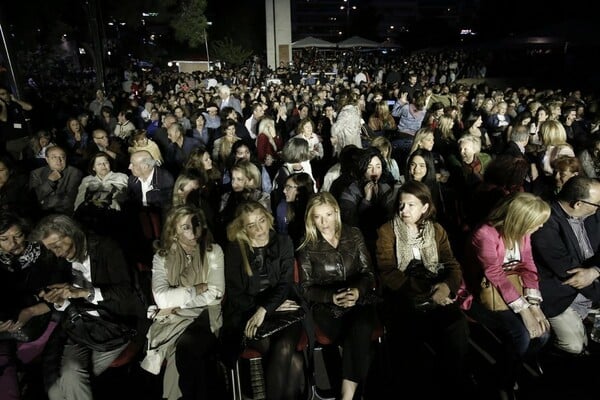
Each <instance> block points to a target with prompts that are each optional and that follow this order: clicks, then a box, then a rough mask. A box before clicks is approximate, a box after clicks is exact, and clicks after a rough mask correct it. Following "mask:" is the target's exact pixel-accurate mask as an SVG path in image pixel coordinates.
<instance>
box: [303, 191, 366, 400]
mask: <svg viewBox="0 0 600 400" xmlns="http://www.w3.org/2000/svg"><path fill="white" fill-rule="evenodd" d="M305 237H306V238H305V240H304V242H303V243H302V244H301V245H300V249H299V255H298V257H299V259H300V265H301V267H302V271H301V278H300V279H301V283H302V289H303V293H304V297H305V299H306V300H307V301H308V302H309V303H310V304H311V305H312V307H311V309H312V315H313V318H314V320H315V323H316V324H317V325H318V326H319V328H320V329H321V330H322V331H323V332H324V333H325V334H326V335H327V336H328V337H329V338H330V339H331V340H332V341H333V342H334V343H337V344H339V345H341V346H342V348H343V352H342V365H343V367H342V379H343V380H342V387H341V397H340V398H341V399H344V400H349V399H352V398H353V397H354V393H355V391H356V388H357V386H358V384H359V383H360V382H363V381H364V380H365V378H366V377H367V373H368V371H369V359H370V340H371V334H372V331H373V328H374V326H375V323H376V320H375V317H374V315H375V307H374V306H373V305H370V304H366V303H364V302H363V301H362V300H363V298H364V297H365V296H367V294H368V293H369V292H370V291H371V290H372V289H373V285H374V282H375V277H374V274H373V269H372V265H371V258H370V256H369V252H368V250H367V246H366V244H365V241H364V238H363V235H362V233H361V232H360V230H359V229H358V228H355V227H351V226H350V225H345V226H343V225H342V220H341V213H340V207H339V205H338V203H337V201H336V200H335V198H334V197H333V196H332V195H331V193H329V192H321V193H318V194H316V195H315V196H314V197H312V198H311V199H310V201H309V202H308V206H307V211H306V236H305Z"/></svg>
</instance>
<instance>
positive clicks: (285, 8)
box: [265, 0, 292, 69]
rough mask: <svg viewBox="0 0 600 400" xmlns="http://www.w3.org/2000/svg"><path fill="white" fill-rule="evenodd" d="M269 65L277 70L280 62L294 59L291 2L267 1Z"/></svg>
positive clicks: (280, 0)
mask: <svg viewBox="0 0 600 400" xmlns="http://www.w3.org/2000/svg"><path fill="white" fill-rule="evenodd" d="M265 12H266V28H267V32H266V33H267V65H269V66H270V67H271V68H273V69H276V68H277V66H278V65H279V62H280V61H283V62H285V63H287V62H289V61H290V59H291V57H292V50H291V43H292V18H291V12H290V0H265Z"/></svg>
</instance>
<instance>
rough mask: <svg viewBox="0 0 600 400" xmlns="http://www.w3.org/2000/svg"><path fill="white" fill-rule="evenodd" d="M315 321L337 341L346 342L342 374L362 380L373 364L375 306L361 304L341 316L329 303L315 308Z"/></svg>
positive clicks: (344, 377)
mask: <svg viewBox="0 0 600 400" xmlns="http://www.w3.org/2000/svg"><path fill="white" fill-rule="evenodd" d="M313 318H314V320H315V324H316V325H317V326H318V327H319V329H320V330H321V331H323V333H324V334H325V335H327V337H328V338H329V339H331V340H332V341H333V342H334V343H337V344H339V345H341V346H342V348H343V351H342V378H343V379H348V380H350V381H352V382H357V383H358V382H362V381H364V379H365V378H366V377H367V374H368V372H369V366H370V364H371V362H370V359H371V354H370V353H371V335H372V334H373V329H374V328H375V323H376V317H375V307H374V306H371V305H364V306H363V305H357V306H354V307H352V309H350V310H349V311H348V312H346V313H345V314H344V315H342V316H341V317H339V318H335V317H334V316H333V315H332V314H331V312H330V311H328V309H327V307H315V308H314V309H313Z"/></svg>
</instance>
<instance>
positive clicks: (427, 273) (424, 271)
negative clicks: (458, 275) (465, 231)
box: [404, 259, 448, 311]
mask: <svg viewBox="0 0 600 400" xmlns="http://www.w3.org/2000/svg"><path fill="white" fill-rule="evenodd" d="M404 274H405V275H406V276H408V277H409V278H411V279H412V281H413V285H414V286H416V287H419V288H421V289H426V288H431V287H433V285H435V284H436V283H440V282H442V281H443V280H444V279H446V276H447V275H448V270H447V269H446V268H445V266H444V264H438V265H437V266H436V268H434V269H429V268H426V267H425V265H423V262H422V261H421V260H416V259H413V260H411V261H410V263H409V264H408V266H407V267H406V269H405V270H404ZM412 303H413V307H414V308H415V310H417V311H430V310H433V309H434V308H436V307H437V304H435V302H434V301H433V300H432V299H431V293H430V292H428V293H427V294H423V295H416V296H414V297H413V298H412Z"/></svg>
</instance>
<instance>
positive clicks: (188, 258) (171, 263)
mask: <svg viewBox="0 0 600 400" xmlns="http://www.w3.org/2000/svg"><path fill="white" fill-rule="evenodd" d="M205 261H206V260H201V259H200V249H199V248H198V246H196V247H194V252H193V253H192V254H189V255H188V254H187V253H186V252H185V251H184V250H183V247H181V245H180V244H179V243H177V242H175V243H173V245H172V246H171V249H170V251H169V254H167V257H166V260H165V265H166V266H167V280H168V281H169V285H170V286H172V287H179V286H183V287H192V286H194V285H197V284H199V283H206V280H207V278H208V268H205V267H204V266H205V265H206V264H207V263H206V262H205Z"/></svg>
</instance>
